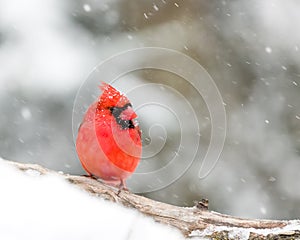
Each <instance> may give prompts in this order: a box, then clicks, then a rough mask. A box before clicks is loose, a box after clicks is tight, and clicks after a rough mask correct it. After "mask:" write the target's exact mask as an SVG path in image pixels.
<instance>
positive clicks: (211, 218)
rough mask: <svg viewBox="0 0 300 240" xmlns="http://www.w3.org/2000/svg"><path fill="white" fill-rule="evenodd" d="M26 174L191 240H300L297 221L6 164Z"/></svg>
mask: <svg viewBox="0 0 300 240" xmlns="http://www.w3.org/2000/svg"><path fill="white" fill-rule="evenodd" d="M7 162H8V163H9V164H10V165H13V166H15V167H17V168H18V169H20V170H22V171H25V172H27V173H30V174H36V175H47V174H56V175H60V176H61V177H62V178H64V179H65V180H67V181H68V182H70V183H71V184H74V185H76V186H77V187H79V188H81V189H83V190H85V191H87V192H88V193H90V194H92V195H94V196H97V197H99V198H103V199H106V200H108V201H111V202H116V203H119V204H121V205H123V206H125V207H128V208H132V209H136V210H138V211H139V212H141V213H142V214H144V215H147V216H150V217H152V218H153V219H154V220H155V221H157V222H160V223H162V224H167V225H169V226H173V227H175V228H177V229H179V230H180V231H181V232H182V234H183V235H184V236H185V237H187V238H193V239H199V238H200V239H202V238H208V239H300V221H299V220H290V221H280V220H262V219H260V220H258V219H244V218H237V217H233V216H229V215H224V214H220V213H217V212H213V211H209V210H208V209H207V208H206V202H205V201H200V202H199V203H198V204H196V206H194V207H189V208H187V207H178V206H173V205H170V204H166V203H162V202H157V201H154V200H151V199H148V198H145V197H142V196H139V195H136V194H133V193H130V192H128V191H124V190H122V191H119V190H118V189H116V188H114V187H111V186H108V185H106V184H103V183H101V182H99V181H97V180H94V179H92V178H89V177H84V176H74V175H69V174H63V173H60V172H55V171H52V170H48V169H46V168H44V167H41V166H39V165H36V164H23V163H16V162H11V161H7Z"/></svg>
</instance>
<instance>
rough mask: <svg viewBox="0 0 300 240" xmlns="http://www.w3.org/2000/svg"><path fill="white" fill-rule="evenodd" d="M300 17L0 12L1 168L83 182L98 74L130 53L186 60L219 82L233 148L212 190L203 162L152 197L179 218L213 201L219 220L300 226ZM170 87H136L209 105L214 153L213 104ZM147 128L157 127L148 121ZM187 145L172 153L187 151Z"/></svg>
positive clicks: (32, 4) (161, 0)
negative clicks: (83, 119)
mask: <svg viewBox="0 0 300 240" xmlns="http://www.w3.org/2000/svg"><path fill="white" fill-rule="evenodd" d="M299 10H300V3H299V2H298V1H297V0H288V1H279V0H266V1H258V0H256V1H251V3H250V2H249V1H246V0H242V1H217V0H213V1H202V0H201V1H193V0H185V1H183V0H177V1H171V0H170V1H168V0H157V1H145V0H143V1H128V0H110V1H108V0H98V1H97V0H85V1H81V0H76V1H72V0H64V1H62V0H44V1H38V0H27V1H18V0H0V66H1V68H0V110H1V112H0V113H1V114H0V123H1V125H0V156H1V157H3V158H6V159H12V160H15V161H20V162H30V163H39V164H42V165H44V166H46V167H48V168H51V169H55V170H61V171H64V172H68V173H72V174H82V173H83V170H82V168H81V165H80V162H79V160H78V159H77V156H76V152H75V147H74V142H73V136H72V109H73V102H74V99H75V96H76V92H77V90H78V89H79V87H80V85H81V84H82V82H83V81H84V80H85V79H86V77H87V75H88V74H89V72H90V71H91V70H92V68H93V67H94V66H96V65H97V64H98V63H99V62H100V61H102V60H104V59H106V58H107V57H110V56H112V55H113V54H116V53H118V52H120V51H124V50H127V49H131V48H137V47H145V46H157V47H166V48H171V49H176V50H178V51H181V52H182V53H184V54H187V55H189V56H191V57H192V58H194V59H195V60H197V61H198V62H199V63H200V64H201V65H202V66H203V67H205V69H206V70H207V71H208V72H209V74H210V75H211V76H212V78H213V79H214V80H215V83H216V84H217V86H218V88H219V90H220V93H221V95H222V97H223V101H224V105H225V108H226V113H227V121H228V129H227V137H226V142H225V147H224V150H223V152H222V154H221V158H220V160H219V162H218V164H217V166H216V168H215V169H214V170H213V171H212V172H211V174H210V175H209V176H208V177H207V178H205V179H201V180H199V179H198V178H197V172H198V169H199V166H200V161H197V159H196V160H195V161H194V164H193V166H192V167H191V168H190V169H189V170H188V171H187V172H186V173H185V174H184V176H183V177H181V178H180V179H179V180H177V181H176V182H174V183H173V184H172V185H170V186H168V187H166V188H164V189H161V190H159V191H155V192H152V193H148V194H146V195H147V196H148V197H150V198H153V199H157V200H160V201H164V202H169V203H172V204H177V205H180V206H192V205H193V201H195V200H199V199H201V198H202V197H204V198H208V199H209V200H210V208H211V209H213V210H215V211H219V212H222V213H228V214H232V215H238V216H243V217H259V218H282V219H290V218H297V217H299V214H300V186H299V183H300V174H299V171H300V55H299V54H300V33H299V31H298V29H299V27H300V26H299V25H300V15H299ZM171 78H172V77H170V76H164V74H163V73H154V72H151V71H150V72H149V71H148V72H147V71H146V72H143V73H139V74H137V75H135V76H132V79H133V80H132V81H131V80H130V76H129V77H127V78H126V81H127V79H128V84H129V85H130V86H134V84H135V83H136V82H138V81H140V82H143V83H148V82H149V83H151V82H154V83H157V84H159V83H163V84H167V85H170V86H171V87H173V88H174V89H177V90H178V89H179V90H180V91H181V93H182V94H184V95H185V96H186V98H187V99H190V101H191V102H192V103H193V104H194V105H193V106H194V107H195V108H197V104H198V105H199V106H198V108H199V109H200V110H202V112H201V111H200V113H199V111H198V110H199V109H198V110H197V111H198V112H197V115H198V117H199V121H200V128H201V133H202V136H203V145H202V146H201V149H202V148H205V146H206V145H207V142H209V134H210V124H209V118H208V112H207V109H205V107H204V105H205V104H204V103H203V100H202V99H201V98H200V97H199V96H198V95H197V93H195V91H194V90H193V89H191V86H189V87H188V86H187V85H185V84H184V83H182V82H180V80H177V81H172V79H171ZM124 81H125V80H123V83H124ZM120 86H122V85H120ZM123 87H124V86H123ZM121 89H122V88H121ZM145 94H147V93H145ZM148 94H149V93H148ZM166 96H168V95H166ZM166 101H168V100H166ZM170 101H173V100H172V98H170ZM143 118H144V121H143ZM140 122H141V126H143V124H144V125H147V118H146V116H140ZM183 124H184V122H183ZM176 136H177V135H176V134H174V135H172V136H171V138H170V139H171V140H170V141H169V142H168V144H166V146H165V147H166V148H167V149H168V148H169V149H173V148H174V146H173V145H172V144H175V148H176V147H178V145H176V144H178V143H177V140H176ZM144 138H145V136H144ZM170 151H171V150H170ZM166 154H167V153H166ZM198 156H199V159H200V156H201V152H200V153H199V154H198ZM162 161H163V160H162ZM159 164H160V163H158V165H159ZM141 166H142V167H143V163H141Z"/></svg>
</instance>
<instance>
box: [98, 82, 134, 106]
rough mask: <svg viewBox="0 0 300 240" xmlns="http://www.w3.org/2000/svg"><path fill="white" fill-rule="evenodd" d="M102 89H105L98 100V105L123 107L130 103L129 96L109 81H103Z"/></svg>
mask: <svg viewBox="0 0 300 240" xmlns="http://www.w3.org/2000/svg"><path fill="white" fill-rule="evenodd" d="M100 89H101V90H102V91H103V93H102V94H101V96H100V97H99V100H98V106H101V107H104V108H109V107H123V106H124V105H125V104H127V103H129V100H128V98H127V97H126V96H125V95H124V94H122V93H120V92H119V91H118V90H117V89H115V88H114V87H112V86H111V85H109V84H107V83H104V82H103V83H102V84H101V86H100Z"/></svg>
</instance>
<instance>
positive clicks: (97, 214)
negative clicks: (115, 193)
mask: <svg viewBox="0 0 300 240" xmlns="http://www.w3.org/2000/svg"><path fill="white" fill-rule="evenodd" d="M0 179H1V181H0V189H1V190H0V191H1V197H0V213H1V216H0V239H3V240H4V239H5V240H19V239H22V240H27V239H28V240H35V239H36V240H39V239H43V240H47V239H49V240H50V239H51V240H53V239H55V240H60V239H61V240H65V239H73V240H76V239H78V240H79V239H80V240H82V239H87V240H88V239H89V240H92V239H95V240H96V239H114V240H134V239H136V240H140V239H144V240H147V239H149V240H153V239H157V240H159V239H161V240H165V239H174V240H176V239H178V240H179V239H183V237H182V235H181V233H180V232H178V231H177V230H175V229H172V228H171V227H168V226H165V225H161V224H159V223H156V222H154V221H153V220H152V219H150V218H148V217H145V216H142V215H141V214H140V213H138V212H137V211H134V210H131V209H126V208H124V207H122V206H120V205H118V204H114V203H110V202H107V201H105V200H102V199H98V198H96V197H92V196H90V195H89V194H88V193H86V192H83V191H82V190H80V189H77V188H76V187H74V186H72V185H71V184H69V183H67V182H66V181H65V180H63V179H62V178H61V177H59V176H56V175H47V176H40V175H39V174H37V172H33V171H27V172H25V173H24V172H21V171H19V170H17V169H15V168H14V167H12V166H9V165H8V164H7V163H5V162H3V160H1V159H0Z"/></svg>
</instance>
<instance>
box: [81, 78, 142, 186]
mask: <svg viewBox="0 0 300 240" xmlns="http://www.w3.org/2000/svg"><path fill="white" fill-rule="evenodd" d="M101 89H102V91H103V93H102V95H101V96H100V97H99V98H98V101H97V102H95V103H93V104H92V105H91V106H90V107H89V108H88V110H87V112H86V114H85V116H84V119H83V122H82V124H81V126H80V128H79V130H78V136H77V140H76V150H77V153H78V156H79V159H80V161H81V164H82V166H83V168H84V169H85V170H86V171H87V172H88V174H89V175H90V176H93V177H96V178H101V179H103V180H104V181H108V182H111V183H112V184H116V183H120V185H119V186H120V187H124V181H125V179H126V178H128V177H129V176H130V175H131V174H132V173H133V172H134V170H135V168H136V167H137V165H138V163H139V161H140V158H141V153H142V144H141V132H140V128H139V127H138V124H137V121H136V120H135V118H136V117H137V115H136V113H135V112H134V111H133V109H132V105H131V103H130V102H129V100H128V98H127V97H126V96H125V95H123V94H121V93H120V92H119V91H117V90H116V89H115V88H113V87H112V86H110V85H108V84H106V83H103V84H102V86H101Z"/></svg>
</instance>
